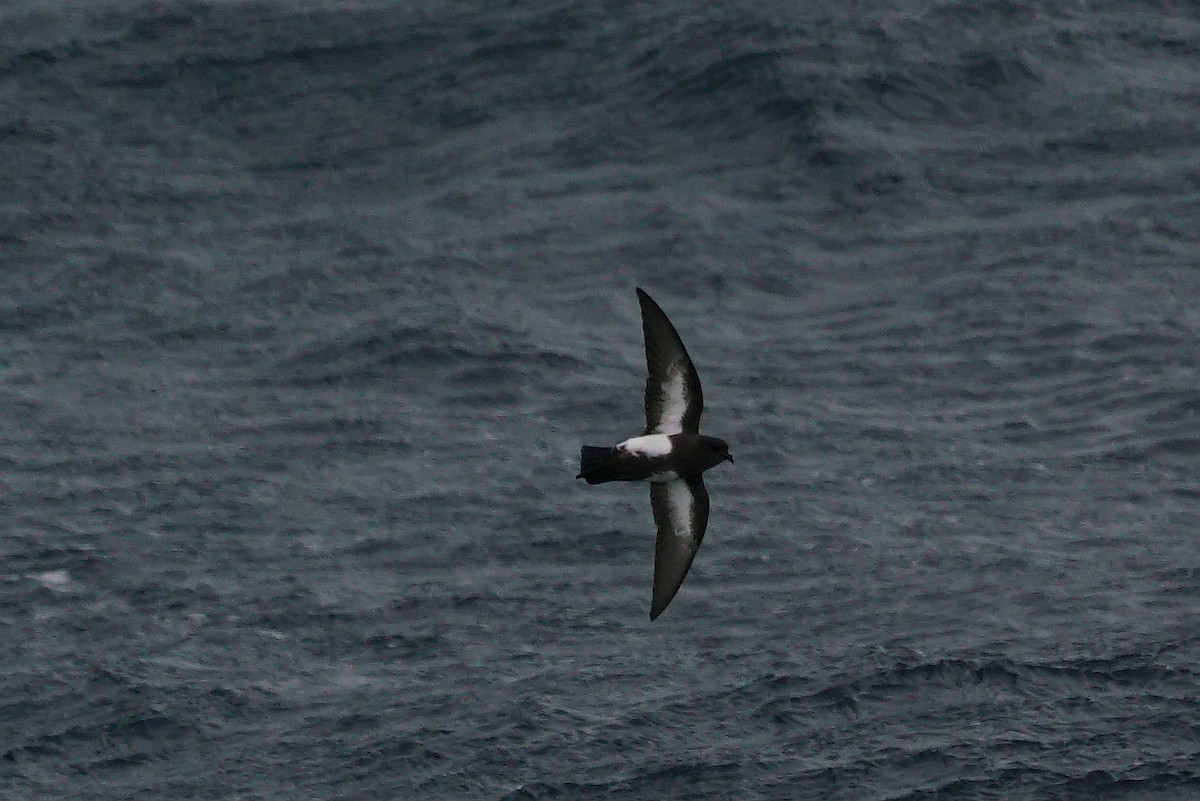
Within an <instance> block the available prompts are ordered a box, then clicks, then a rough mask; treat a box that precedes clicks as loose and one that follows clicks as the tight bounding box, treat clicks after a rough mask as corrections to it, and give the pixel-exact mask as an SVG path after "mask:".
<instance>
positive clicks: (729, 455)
mask: <svg viewBox="0 0 1200 801" xmlns="http://www.w3.org/2000/svg"><path fill="white" fill-rule="evenodd" d="M725 458H726V459H728V460H729V463H730V464H733V454H732V453H727V454H725Z"/></svg>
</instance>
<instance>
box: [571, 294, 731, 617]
mask: <svg viewBox="0 0 1200 801" xmlns="http://www.w3.org/2000/svg"><path fill="white" fill-rule="evenodd" d="M637 296H638V302H639V303H641V305H642V332H643V333H644V334H645V337H646V367H647V369H648V371H649V376H648V377H647V378H646V430H645V432H643V433H642V434H641V435H639V436H636V437H630V438H629V439H627V440H625V441H624V442H618V443H617V444H616V445H614V446H613V447H611V448H603V447H594V446H591V445H584V446H583V448H582V450H581V452H580V458H579V475H577V476H576V478H582V479H584V480H586V481H587V483H589V484H602V483H604V482H606V481H647V480H648V481H649V482H650V506H651V508H652V509H653V510H654V523H655V525H656V526H657V527H658V539H657V541H656V543H655V546H654V592H653V595H652V597H651V601H650V619H651V620H654V619H655V618H656V617H658V616H659V615H660V614H662V611H663V610H664V609H666V608H667V604H669V603H671V599H672V598H674V597H675V593H676V592H678V591H679V587H680V585H681V584H683V579H684V576H686V575H687V572H688V568H689V567H691V566H692V559H693V558H694V557H695V556H696V551H697V549H699V548H700V541H701V540H702V539H704V529H705V527H706V526H707V525H708V491H707V490H705V489H704V478H703V477H702V474H703V473H704V471H705V470H707V469H709V468H710V467H716V466H717V465H719V464H720V463H721V462H725V461H728V462H732V461H733V457H732V456H730V455H729V445H728V444H726V442H725V440H723V439H717V438H716V437H706V436H703V435H702V434H701V433H700V414H701V412H703V411H704V394H703V393H702V392H701V391H700V376H698V375H696V368H695V367H694V366H693V365H692V360H691V358H690V357H689V356H688V353H687V349H686V348H684V347H683V341H682V340H681V339H680V338H679V334H678V333H677V332H676V331H675V326H673V325H671V321H670V320H668V319H667V315H666V314H664V313H663V310H662V309H661V308H659V306H658V304H657V303H655V302H654V301H653V300H652V299H651V298H650V296H649V295H647V294H646V293H645V292H643V291H642V290H641V289H640V288H639V289H638V290H637Z"/></svg>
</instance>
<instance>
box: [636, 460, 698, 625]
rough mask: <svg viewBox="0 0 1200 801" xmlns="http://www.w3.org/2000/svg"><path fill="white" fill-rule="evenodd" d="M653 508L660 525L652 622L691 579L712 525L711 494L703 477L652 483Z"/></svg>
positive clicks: (651, 498) (651, 604)
mask: <svg viewBox="0 0 1200 801" xmlns="http://www.w3.org/2000/svg"><path fill="white" fill-rule="evenodd" d="M650 506H651V508H652V509H653V510H654V522H655V524H656V525H657V526H658V538H657V540H656V542H655V547H654V594H653V597H652V598H651V602H650V619H651V620H654V619H655V618H656V617H658V616H659V615H660V614H662V611H663V610H664V609H666V608H667V604H669V603H671V599H672V598H674V597H675V593H676V592H678V591H679V587H680V585H682V584H683V579H684V577H685V576H687V572H688V568H690V567H691V566H692V559H694V558H695V556H696V551H697V550H699V548H700V542H701V540H703V539H704V529H705V528H706V527H707V526H708V491H707V490H706V489H705V488H704V479H703V478H701V477H700V476H698V475H696V476H689V477H688V478H681V479H676V480H674V481H664V482H661V483H660V482H654V483H651V484H650Z"/></svg>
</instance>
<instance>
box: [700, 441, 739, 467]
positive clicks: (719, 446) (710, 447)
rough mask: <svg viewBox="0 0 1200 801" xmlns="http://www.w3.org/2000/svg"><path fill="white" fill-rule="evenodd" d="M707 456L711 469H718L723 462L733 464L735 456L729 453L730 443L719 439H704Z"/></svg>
mask: <svg viewBox="0 0 1200 801" xmlns="http://www.w3.org/2000/svg"><path fill="white" fill-rule="evenodd" d="M704 450H705V456H707V457H708V458H707V459H706V461H707V462H708V466H709V467H716V466H717V465H719V464H720V463H721V462H729V463H730V464H733V454H731V453H730V452H729V443H728V442H726V441H725V440H723V439H720V438H718V437H705V438H704Z"/></svg>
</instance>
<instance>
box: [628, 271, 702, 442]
mask: <svg viewBox="0 0 1200 801" xmlns="http://www.w3.org/2000/svg"><path fill="white" fill-rule="evenodd" d="M637 296H638V302H639V303H640V304H641V306H642V333H643V334H644V335H645V337H646V369H647V371H648V372H649V375H648V376H647V378H646V433H647V434H680V433H684V432H687V433H689V434H696V433H698V432H699V430H700V414H701V413H702V412H703V411H704V393H703V392H702V391H701V390H700V376H698V375H696V368H695V367H694V366H693V365H692V360H691V357H689V356H688V352H687V349H686V348H684V347H683V341H682V340H681V339H680V338H679V333H678V332H677V331H676V330H675V326H673V325H671V321H670V320H668V319H667V315H666V314H664V313H663V310H662V309H661V308H659V306H658V304H657V303H655V302H654V300H653V299H652V298H651V297H650V296H649V295H647V294H646V293H645V292H643V291H642V290H641V289H638V291H637Z"/></svg>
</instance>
